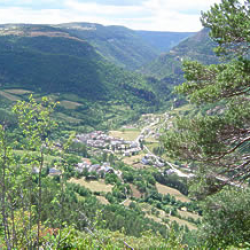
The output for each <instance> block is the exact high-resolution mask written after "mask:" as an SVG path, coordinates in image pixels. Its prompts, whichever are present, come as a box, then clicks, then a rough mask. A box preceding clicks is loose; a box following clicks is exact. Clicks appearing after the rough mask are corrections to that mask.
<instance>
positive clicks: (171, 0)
mask: <svg viewBox="0 0 250 250" xmlns="http://www.w3.org/2000/svg"><path fill="white" fill-rule="evenodd" d="M119 1H121V0H119ZM1 2H3V0H0V3H1ZM4 2H7V0H4ZM19 2H22V1H21V0H19ZM24 2H26V3H28V2H32V0H23V3H24ZM33 2H34V1H33ZM41 2H43V3H47V4H45V5H44V6H43V8H42V9H37V8H32V5H30V6H29V5H27V6H26V7H14V6H10V7H5V8H1V9H0V23H51V24H57V23H65V22H95V23H101V24H104V25H110V24H114V25H124V26H127V27H129V28H132V29H140V30H159V31H198V30H200V29H201V28H202V27H201V24H200V21H199V18H200V11H201V10H207V9H208V8H209V7H210V6H211V5H212V4H214V3H215V2H219V0H145V1H144V2H142V1H140V4H139V2H138V4H137V5H135V4H134V5H126V6H121V5H115V4H113V5H105V4H104V3H102V4H98V3H96V2H95V1H94V0H93V1H92V2H84V0H62V1H61V5H60V8H54V7H53V8H50V4H49V3H55V0H41ZM104 2H105V1H104ZM112 2H115V1H112ZM134 2H136V1H134ZM36 3H37V2H36ZM57 5H58V1H57ZM46 6H47V8H45V7H46Z"/></svg>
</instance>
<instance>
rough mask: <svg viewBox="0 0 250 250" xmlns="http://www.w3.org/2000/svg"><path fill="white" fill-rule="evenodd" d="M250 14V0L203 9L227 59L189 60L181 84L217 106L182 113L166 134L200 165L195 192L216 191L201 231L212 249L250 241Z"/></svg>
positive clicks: (192, 96)
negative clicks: (211, 62)
mask: <svg viewBox="0 0 250 250" xmlns="http://www.w3.org/2000/svg"><path fill="white" fill-rule="evenodd" d="M249 14H250V3H249V1H245V3H242V2H240V1H237V0H223V1H222V2H221V3H220V4H215V5H214V6H213V7H211V10H210V11H208V12H206V13H203V15H202V22H203V25H204V26H205V27H207V28H210V30H211V32H210V36H211V38H212V39H213V40H214V41H215V42H218V44H219V45H218V47H217V49H216V51H217V54H218V55H219V56H221V57H223V59H226V62H224V63H223V64H219V65H209V66H205V65H203V64H201V63H198V62H185V63H184V71H185V77H186V79H187V82H186V83H184V84H183V85H181V86H179V87H177V88H176V90H177V92H179V93H180V94H184V95H186V96H187V97H188V99H189V100H190V101H191V102H193V103H195V104H196V105H198V108H199V107H201V110H204V107H206V105H207V104H209V105H210V107H215V109H216V110H217V111H213V110H211V112H200V113H198V114H197V115H195V116H186V117H185V116H184V117H183V116H180V117H178V118H177V119H176V121H175V124H174V128H173V129H172V130H171V131H168V132H167V133H166V135H165V147H166V148H167V149H168V153H169V154H170V155H171V156H174V157H178V158H179V159H181V160H184V161H186V162H192V163H193V166H195V167H196V168H198V172H196V173H195V175H196V176H195V180H194V181H193V185H192V189H191V191H192V193H193V194H195V195H196V197H197V198H200V199H204V198H205V197H206V196H208V195H212V194H216V195H214V196H211V197H210V198H207V202H206V203H205V206H204V216H205V224H204V227H203V230H202V232H203V238H205V241H206V244H207V245H208V246H209V248H210V249H211V248H218V247H219V248H226V247H227V246H230V247H232V246H234V247H244V246H248V244H249V235H248V234H249V230H248V224H249V218H248V216H247V213H246V210H245V209H247V208H246V207H247V206H248V203H249V191H248V182H246V181H247V180H249V166H250V161H249V150H247V148H248V146H249V140H250V138H249V131H250V116H249V110H250V105H249V82H250V74H249V72H250V70H249V65H250V61H249V42H250V40H249V28H250V20H249ZM211 104H213V105H214V106H211ZM225 186H231V188H228V187H225ZM221 190H222V191H221ZM219 191H221V193H218V192H219ZM243 221H244V222H243ZM244 244H245V245H244Z"/></svg>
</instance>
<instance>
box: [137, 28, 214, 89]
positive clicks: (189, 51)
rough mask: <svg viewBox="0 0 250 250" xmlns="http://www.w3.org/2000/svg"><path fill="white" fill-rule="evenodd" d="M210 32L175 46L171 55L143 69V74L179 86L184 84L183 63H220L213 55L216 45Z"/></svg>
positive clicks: (201, 32)
mask: <svg viewBox="0 0 250 250" xmlns="http://www.w3.org/2000/svg"><path fill="white" fill-rule="evenodd" d="M208 33H209V30H208V29H203V30H201V31H200V32H198V33H196V34H195V35H193V36H191V37H189V38H187V39H186V40H184V41H182V42H180V43H179V44H178V45H177V46H175V47H174V48H173V49H172V50H171V51H170V52H169V53H166V54H163V55H161V56H159V57H158V58H157V59H156V60H155V61H153V62H151V63H150V64H148V65H146V66H145V67H143V68H142V72H143V73H145V74H147V75H150V76H154V77H157V78H159V79H162V83H164V82H167V83H168V84H171V85H177V84H180V83H182V82H183V80H184V78H183V71H182V61H183V60H196V61H199V62H202V63H204V64H212V63H218V58H217V57H216V56H215V54H214V53H213V48H214V47H215V43H213V42H212V40H211V39H210V38H209V35H208Z"/></svg>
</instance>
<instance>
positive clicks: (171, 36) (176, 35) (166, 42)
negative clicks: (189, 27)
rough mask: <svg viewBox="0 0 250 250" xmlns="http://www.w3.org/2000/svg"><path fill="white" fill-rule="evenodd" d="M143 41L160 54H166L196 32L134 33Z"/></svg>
mask: <svg viewBox="0 0 250 250" xmlns="http://www.w3.org/2000/svg"><path fill="white" fill-rule="evenodd" d="M136 33H137V34H138V35H140V36H141V37H142V38H143V39H144V40H145V41H147V42H148V43H149V44H151V45H152V46H154V47H155V48H157V50H158V51H160V52H161V53H166V52H168V51H169V50H171V49H172V48H173V47H174V46H177V45H178V44H179V43H180V42H182V41H183V40H185V39H187V38H188V37H191V36H193V35H195V34H196V32H167V31H164V32H163V31H144V30H138V31H136Z"/></svg>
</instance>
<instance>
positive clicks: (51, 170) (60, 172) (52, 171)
mask: <svg viewBox="0 0 250 250" xmlns="http://www.w3.org/2000/svg"><path fill="white" fill-rule="evenodd" d="M49 174H50V175H53V176H54V175H61V174H62V171H61V170H59V169H56V168H50V169H49Z"/></svg>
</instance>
